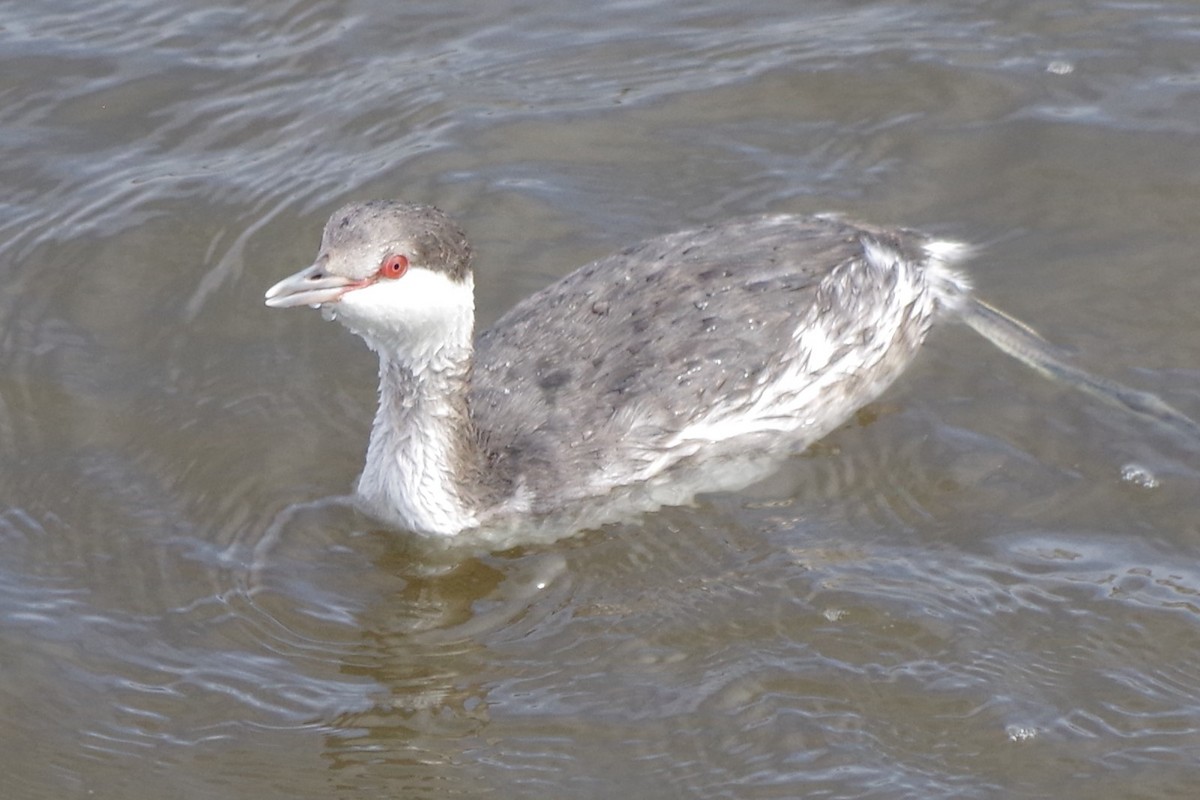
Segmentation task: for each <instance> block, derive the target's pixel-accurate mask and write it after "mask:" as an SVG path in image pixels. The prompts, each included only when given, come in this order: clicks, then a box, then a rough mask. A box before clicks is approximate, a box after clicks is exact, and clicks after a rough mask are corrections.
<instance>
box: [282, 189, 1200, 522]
mask: <svg viewBox="0 0 1200 800" xmlns="http://www.w3.org/2000/svg"><path fill="white" fill-rule="evenodd" d="M965 251H966V249H965V248H964V247H963V246H961V245H958V244H955V243H952V242H944V241H938V240H934V239H930V238H928V237H926V236H924V235H922V234H920V233H916V232H913V231H908V230H893V229H882V228H875V227H869V226H865V225H855V224H849V223H847V222H843V221H839V220H837V219H835V218H831V217H796V216H769V217H761V218H754V219H746V220H740V221H734V222H729V223H723V224H718V225H712V226H709V227H706V228H700V229H697V230H690V231H684V232H681V233H676V234H672V235H669V236H664V237H661V238H658V239H652V240H650V241H648V242H645V243H643V244H640V245H637V246H635V247H631V248H629V249H627V250H624V251H622V252H621V253H618V254H615V255H612V256H609V257H607V258H602V259H600V260H599V261H595V262H593V263H591V264H589V265H587V266H585V267H583V268H581V269H579V270H577V271H575V272H573V273H571V274H570V275H568V276H567V277H565V278H563V279H562V280H560V281H558V282H557V283H554V284H552V285H550V286H548V287H547V288H545V289H543V290H542V291H540V292H538V293H536V294H534V295H533V296H531V297H529V298H527V299H526V300H524V301H523V302H521V303H519V304H518V305H517V306H516V307H515V308H513V309H512V310H511V311H509V312H508V314H506V315H505V316H504V317H503V318H501V319H500V320H499V321H498V322H497V323H496V325H495V326H494V327H492V328H491V329H490V330H488V331H486V332H484V333H483V334H481V335H480V336H479V338H478V339H477V340H476V339H475V336H474V319H475V314H474V312H475V306H474V297H473V278H472V273H471V268H470V260H471V250H470V247H469V246H468V244H467V240H466V237H465V236H464V234H463V232H462V230H461V229H460V228H459V227H458V226H457V225H456V224H455V223H454V222H453V221H452V220H451V219H450V218H449V217H447V216H446V215H445V214H443V213H442V212H440V211H438V210H437V209H434V208H430V207H427V206H417V205H410V204H406V203H400V202H386V201H385V202H369V203H359V204H352V205H348V206H346V207H344V208H342V209H340V210H338V211H337V212H336V213H335V214H334V215H333V217H332V218H331V219H330V220H329V223H328V224H327V225H326V226H325V233H324V237H323V239H322V242H321V250H320V253H319V255H318V256H317V260H316V262H315V263H314V264H313V265H312V266H311V267H309V268H307V269H305V270H302V271H301V272H298V273H296V274H295V275H292V276H291V277H289V278H285V279H284V280H282V281H280V282H279V283H277V284H276V285H275V286H273V287H271V289H270V290H269V291H268V292H267V305H270V306H275V307H287V306H298V305H312V306H320V307H321V308H322V310H323V311H324V312H325V313H326V315H327V316H330V317H333V318H336V319H337V320H338V321H340V322H341V323H342V324H343V325H345V326H346V327H348V328H349V329H350V330H351V331H353V332H354V333H357V334H358V335H359V336H361V337H362V338H363V339H365V340H366V342H367V344H368V345H369V346H370V347H371V349H372V350H374V351H375V352H376V353H378V355H379V360H380V368H379V374H380V388H379V392H380V400H379V410H378V412H377V414H376V416H375V423H374V427H373V429H372V431H371V440H370V445H369V447H368V450H367V459H366V466H365V468H364V470H363V474H362V477H361V478H360V479H359V483H358V493H359V495H360V497H361V498H362V499H363V500H364V501H365V504H366V506H367V508H368V510H370V511H371V512H373V513H374V514H376V515H378V516H380V517H381V518H382V519H384V520H386V521H388V522H391V523H394V524H397V525H400V526H403V527H405V528H408V529H410V530H413V531H416V532H419V533H424V534H433V535H453V534H456V533H459V532H460V531H463V530H466V529H470V528H475V527H479V526H485V527H491V526H505V525H509V524H511V523H513V522H514V521H520V520H523V519H527V518H529V517H531V516H537V515H542V514H546V513H548V512H553V511H558V510H561V509H563V508H565V507H568V506H570V505H571V504H573V503H578V502H581V501H586V500H595V499H598V498H603V497H604V496H605V495H607V494H609V493H611V492H613V491H614V490H617V489H620V488H622V487H632V486H635V485H637V484H640V483H642V482H646V481H650V480H652V479H655V478H656V477H659V476H661V475H662V474H663V473H664V472H666V471H667V470H669V469H671V468H672V467H675V466H677V465H682V464H688V463H699V462H701V461H703V462H704V463H706V464H708V463H710V462H718V463H719V462H721V461H722V460H724V461H726V462H729V461H730V460H731V459H735V458H737V457H738V456H741V455H744V454H746V453H757V454H762V455H767V456H770V455H784V454H786V453H791V452H796V451H798V450H800V449H803V448H804V447H805V446H806V445H808V444H809V443H811V442H813V441H815V440H816V439H818V438H820V437H821V436H823V435H825V434H826V433H828V432H829V431H830V430H832V429H833V428H835V427H836V426H837V425H839V424H841V423H842V422H843V421H845V420H846V418H847V417H848V416H849V415H850V414H851V413H852V412H854V411H855V410H856V409H857V408H859V407H860V406H862V405H863V404H865V403H867V402H869V401H871V400H872V399H874V398H875V397H876V396H878V395H879V394H880V393H881V392H882V391H883V390H884V389H885V388H886V387H887V386H888V385H889V384H890V383H891V382H892V381H893V380H895V378H896V377H897V376H898V375H899V374H900V373H901V372H902V371H903V370H904V368H905V367H906V366H907V365H908V363H909V362H910V361H912V359H913V357H914V356H915V355H916V353H917V350H918V349H919V347H920V345H921V342H922V340H923V339H924V338H925V335H926V333H927V332H928V330H929V328H930V325H931V323H932V322H933V320H934V318H935V317H936V316H937V315H938V314H939V313H940V312H947V311H949V312H954V313H956V314H960V315H962V316H963V317H964V318H965V319H966V321H967V322H968V323H970V324H971V325H972V326H973V327H975V328H976V329H977V330H979V331H980V332H981V333H984V335H986V336H988V337H989V338H990V339H992V340H993V341H995V342H996V343H997V344H998V345H999V346H1001V347H1002V348H1004V349H1006V350H1008V351H1009V352H1010V353H1013V354H1014V355H1017V356H1018V357H1021V358H1022V359H1023V360H1026V361H1028V362H1030V363H1032V364H1033V365H1034V366H1035V367H1038V368H1040V369H1042V370H1043V371H1046V372H1050V373H1052V374H1055V375H1056V376H1058V377H1062V378H1065V379H1067V380H1068V381H1071V382H1074V383H1077V384H1080V385H1083V386H1084V388H1091V389H1093V390H1094V391H1097V392H1098V393H1101V394H1104V395H1105V396H1108V399H1115V400H1116V401H1117V402H1120V403H1123V404H1125V405H1138V404H1141V405H1144V404H1145V403H1146V402H1148V400H1147V398H1149V401H1154V402H1159V405H1161V401H1157V399H1156V398H1152V397H1150V396H1148V395H1142V394H1139V393H1133V392H1132V391H1131V390H1125V389H1124V388H1123V387H1118V386H1116V385H1115V384H1108V383H1104V382H1101V381H1098V380H1096V379H1092V378H1090V376H1086V375H1085V374H1084V373H1080V372H1078V371H1077V370H1075V369H1074V368H1073V367H1070V366H1068V365H1066V364H1064V363H1063V362H1061V361H1060V360H1058V359H1057V358H1056V357H1055V356H1054V355H1053V353H1052V352H1051V351H1050V349H1049V347H1048V345H1046V344H1045V343H1044V342H1043V341H1042V340H1041V339H1038V338H1037V337H1036V335H1035V334H1033V333H1032V331H1030V330H1029V329H1027V328H1024V327H1023V326H1021V325H1020V324H1019V323H1015V322H1014V321H1012V320H1010V319H1009V318H1007V317H1005V316H1004V315H1002V314H1000V313H999V312H997V311H995V310H994V309H991V308H990V307H988V306H985V305H983V304H982V303H979V302H978V301H976V300H973V299H971V297H970V295H969V290H968V287H967V284H966V282H965V281H964V279H963V278H962V277H961V276H960V275H958V274H957V273H955V272H954V271H953V270H952V269H951V267H950V265H951V264H952V263H953V262H954V261H955V260H956V258H958V257H960V256H961V255H963V254H964V253H965ZM1121 392H1125V393H1127V395H1128V396H1125V397H1122V396H1116V395H1118V394H1119V393H1121ZM1130 397H1132V401H1131V400H1130ZM1162 407H1163V408H1164V409H1165V408H1166V406H1162ZM1143 410H1144V409H1143ZM1155 411H1157V409H1151V413H1155ZM1168 411H1169V409H1168ZM1184 419H1186V418H1184ZM1189 422H1190V421H1189ZM719 471H720V470H714V475H715V474H716V473H717V472H719ZM696 488H697V489H700V488H717V487H715V486H708V485H702V486H697V487H696Z"/></svg>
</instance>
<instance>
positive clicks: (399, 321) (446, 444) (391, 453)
mask: <svg viewBox="0 0 1200 800" xmlns="http://www.w3.org/2000/svg"><path fill="white" fill-rule="evenodd" d="M414 278H415V279H416V280H415V281H414V280H411V279H414ZM376 289H379V290H381V291H375V290H376ZM348 301H351V302H348ZM336 314H337V317H338V318H339V319H340V320H341V321H342V322H343V323H344V324H345V325H346V326H347V327H349V328H350V329H351V330H352V331H354V332H355V333H358V334H359V335H360V336H362V337H363V338H364V339H365V340H366V341H367V344H368V345H370V347H371V349H373V350H375V351H376V352H377V353H378V354H379V409H378V411H377V412H376V414H375V423H374V425H373V427H372V428H371V439H370V443H369V445H368V447H367V458H366V466H365V467H364V468H363V473H362V476H361V477H360V478H359V482H358V492H359V494H360V495H361V497H362V498H363V500H365V501H366V503H367V504H368V506H369V507H370V509H371V511H372V512H374V513H376V514H378V515H379V516H380V517H382V518H384V519H387V520H389V521H392V522H395V523H398V524H400V525H403V526H404V527H406V528H408V529H410V530H413V531H416V532H418V533H424V534H434V535H446V536H449V535H453V534H455V533H457V532H459V531H461V530H463V529H466V528H473V527H476V526H477V525H478V523H479V519H478V515H479V512H480V510H481V509H479V508H478V507H477V503H478V502H479V499H478V498H477V497H476V496H474V492H473V491H472V488H473V487H471V486H470V485H469V481H470V480H472V479H473V478H474V477H476V476H477V475H478V464H479V459H480V451H479V444H478V441H477V439H476V437H475V432H474V428H473V426H472V423H471V419H470V415H469V412H468V405H467V393H468V390H469V388H470V386H469V382H470V373H471V359H472V353H473V335H474V316H475V314H474V299H473V294H472V285H471V281H470V278H469V277H468V279H467V280H466V281H465V282H464V283H458V284H455V283H453V282H451V281H450V280H449V279H447V278H445V276H443V275H442V274H440V273H430V272H426V271H425V270H412V271H411V272H410V273H409V274H408V275H406V276H405V277H404V278H402V279H400V280H398V281H395V282H394V283H391V284H382V283H380V284H376V285H374V286H371V287H368V288H367V289H362V290H358V291H355V292H351V293H349V294H347V295H346V296H345V298H343V300H342V302H341V303H340V304H339V308H338V309H337V311H336Z"/></svg>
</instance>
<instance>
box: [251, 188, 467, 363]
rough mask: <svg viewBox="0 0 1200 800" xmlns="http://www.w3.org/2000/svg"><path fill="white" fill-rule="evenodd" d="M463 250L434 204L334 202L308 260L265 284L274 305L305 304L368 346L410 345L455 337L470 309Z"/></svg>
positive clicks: (458, 235) (459, 238)
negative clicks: (337, 207)
mask: <svg viewBox="0 0 1200 800" xmlns="http://www.w3.org/2000/svg"><path fill="white" fill-rule="evenodd" d="M469 258H470V250H469V248H468V247H467V244H466V238H465V236H464V235H463V234H462V231H461V230H460V229H459V228H458V227H457V226H456V225H455V224H454V223H453V222H452V221H450V220H449V218H448V217H446V216H445V215H443V214H442V213H441V212H439V211H436V209H430V208H428V207H423V206H410V205H406V204H401V203H391V202H385V203H364V204H356V205H351V206H346V207H345V208H342V209H340V210H338V211H337V212H336V213H335V214H334V215H333V216H332V217H331V218H330V220H329V222H328V223H327V224H326V226H325V232H324V235H323V236H322V240H321V250H320V252H319V253H318V255H317V259H316V261H315V262H313V264H312V265H311V266H309V267H306V268H305V269H302V270H300V271H299V272H297V273H295V274H294V275H291V276H289V277H287V278H284V279H283V280H282V281H280V282H279V283H277V284H275V285H274V286H272V287H271V288H270V289H268V290H267V294H266V304H267V305H268V306H271V307H273V308H290V307H293V306H303V305H308V306H312V307H317V308H320V309H321V311H322V313H323V314H324V315H325V316H326V317H327V318H333V319H337V320H338V321H340V322H341V323H342V324H344V325H345V326H346V327H347V328H349V329H350V330H351V331H353V332H354V333H357V334H358V335H359V336H362V337H363V338H364V339H365V340H366V341H367V343H368V344H369V345H370V346H371V348H372V349H375V350H379V349H381V348H384V349H387V350H397V349H412V348H414V347H417V348H419V347H421V346H423V345H424V346H431V347H432V346H435V345H437V344H439V343H445V342H447V341H451V340H454V339H457V338H460V329H461V328H462V326H463V319H464V315H465V318H466V320H467V321H468V333H469V328H470V321H471V320H472V319H473V316H474V296H473V294H474V292H473V289H474V282H473V280H472V277H471V272H470V270H469V269H468V261H469Z"/></svg>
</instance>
